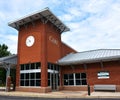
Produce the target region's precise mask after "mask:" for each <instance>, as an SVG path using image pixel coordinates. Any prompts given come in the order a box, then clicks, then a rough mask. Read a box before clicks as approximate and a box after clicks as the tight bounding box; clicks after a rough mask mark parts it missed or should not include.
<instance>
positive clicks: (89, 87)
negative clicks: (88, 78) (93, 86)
mask: <svg viewBox="0 0 120 100" xmlns="http://www.w3.org/2000/svg"><path fill="white" fill-rule="evenodd" d="M88 95H89V96H90V85H89V84H88Z"/></svg>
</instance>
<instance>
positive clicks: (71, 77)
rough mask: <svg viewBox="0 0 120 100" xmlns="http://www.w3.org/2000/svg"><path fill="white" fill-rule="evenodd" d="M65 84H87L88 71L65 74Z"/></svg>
mask: <svg viewBox="0 0 120 100" xmlns="http://www.w3.org/2000/svg"><path fill="white" fill-rule="evenodd" d="M64 85H87V81H86V73H72V74H64Z"/></svg>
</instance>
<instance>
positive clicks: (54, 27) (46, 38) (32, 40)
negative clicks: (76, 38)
mask: <svg viewBox="0 0 120 100" xmlns="http://www.w3.org/2000/svg"><path fill="white" fill-rule="evenodd" d="M9 26H11V27H13V28H15V29H17V30H18V31H19V33H18V61H17V69H16V90H18V91H31V92H49V91H52V90H58V89H59V88H60V85H61V84H62V83H61V82H60V81H61V79H60V67H59V65H58V64H57V61H58V60H59V59H60V58H61V57H63V56H64V55H65V54H66V53H70V52H73V51H74V50H73V49H70V48H69V49H67V50H66V49H64V48H65V44H63V43H62V42H61V33H62V32H66V31H69V28H67V26H65V25H64V24H63V23H62V22H61V21H60V20H59V19H58V18H57V17H56V16H55V15H54V14H53V13H52V12H51V11H50V10H49V9H48V8H46V9H44V10H41V11H39V12H36V13H33V14H31V15H28V16H25V17H23V18H21V19H18V20H16V21H14V22H11V23H9ZM63 47H64V48H63ZM67 48H68V47H67ZM65 50H66V51H65Z"/></svg>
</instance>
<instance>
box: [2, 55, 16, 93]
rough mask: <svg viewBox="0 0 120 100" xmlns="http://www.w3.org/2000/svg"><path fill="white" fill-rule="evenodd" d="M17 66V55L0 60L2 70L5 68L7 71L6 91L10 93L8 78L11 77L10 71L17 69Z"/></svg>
mask: <svg viewBox="0 0 120 100" xmlns="http://www.w3.org/2000/svg"><path fill="white" fill-rule="evenodd" d="M16 65H17V55H11V56H7V57H2V58H0V68H4V69H5V70H6V89H5V90H6V91H9V87H8V85H7V83H8V80H7V78H8V76H10V69H11V68H15V67H16Z"/></svg>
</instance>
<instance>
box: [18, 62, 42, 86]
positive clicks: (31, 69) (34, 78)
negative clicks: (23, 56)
mask: <svg viewBox="0 0 120 100" xmlns="http://www.w3.org/2000/svg"><path fill="white" fill-rule="evenodd" d="M20 67H21V70H20V86H40V85H41V74H40V63H38V62H37V63H31V64H22V65H21V66H20Z"/></svg>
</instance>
